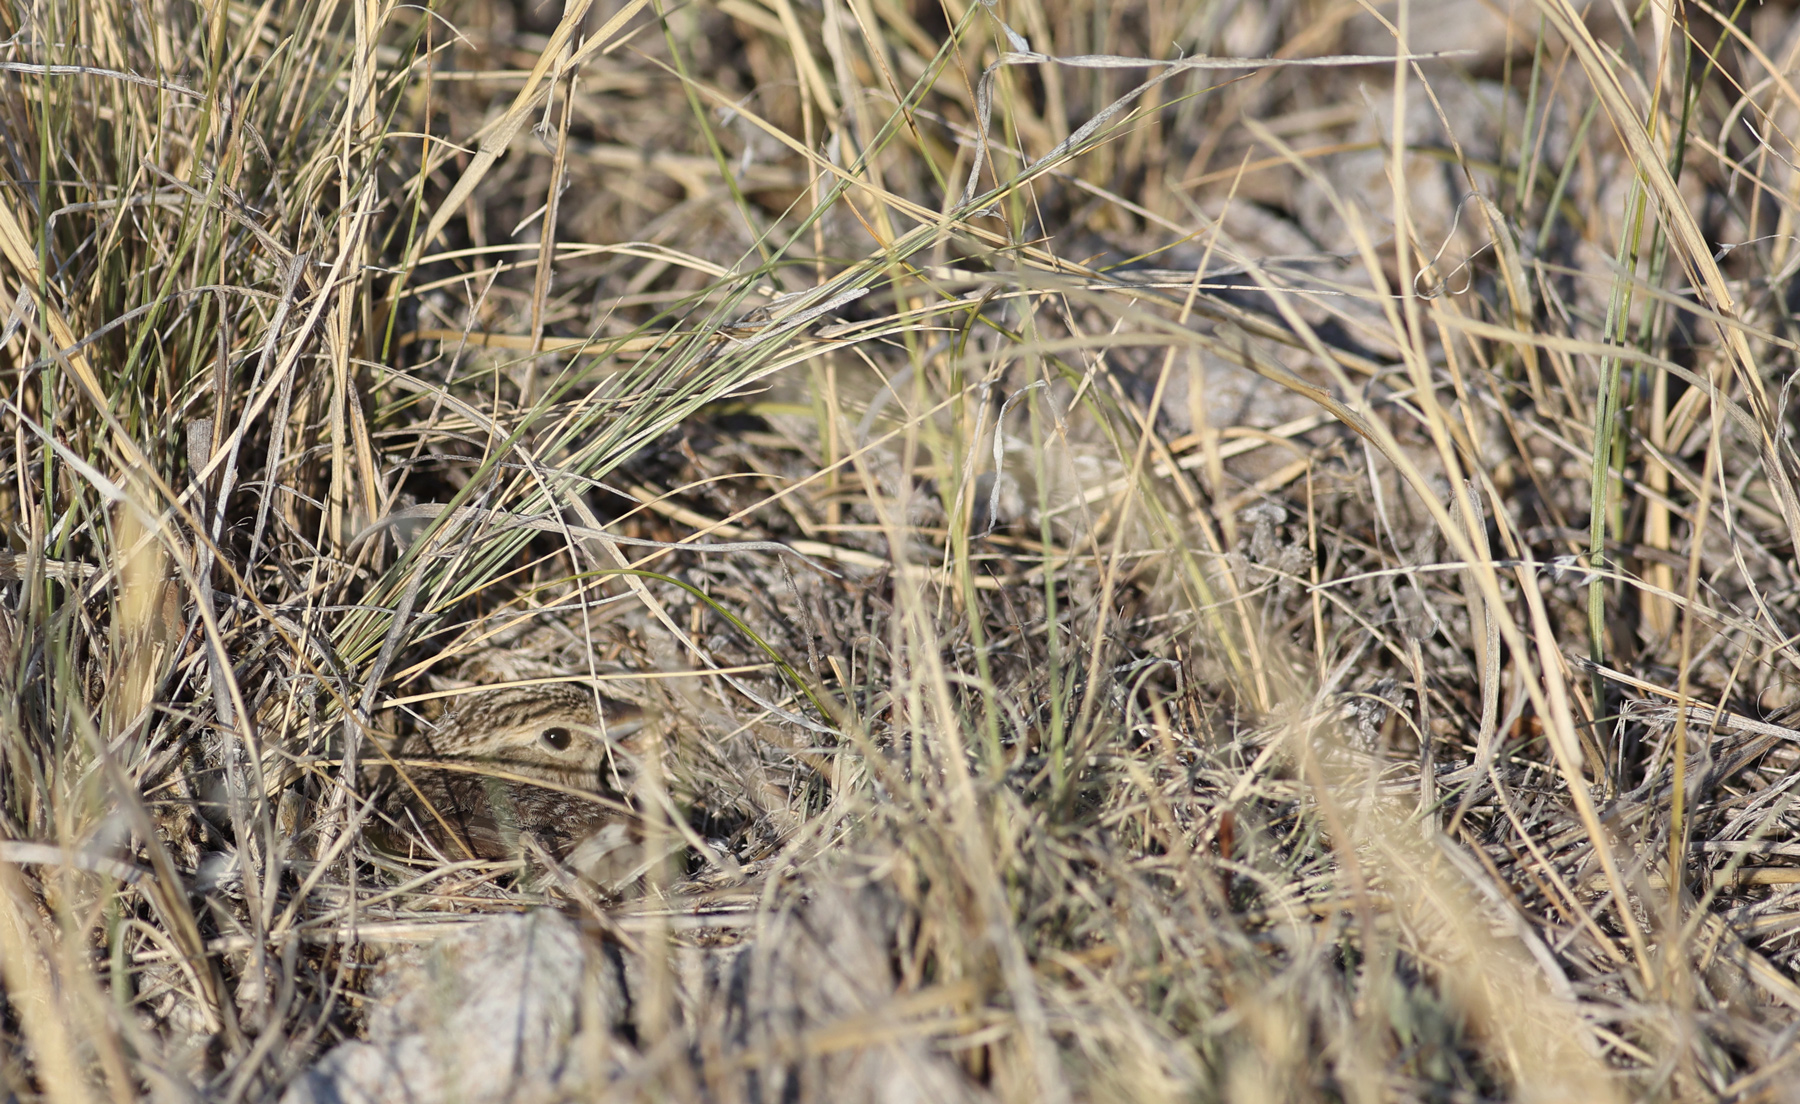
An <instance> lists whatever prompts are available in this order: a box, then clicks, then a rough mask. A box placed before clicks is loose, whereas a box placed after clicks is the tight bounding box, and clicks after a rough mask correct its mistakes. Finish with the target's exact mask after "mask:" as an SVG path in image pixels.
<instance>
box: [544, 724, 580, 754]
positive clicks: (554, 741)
mask: <svg viewBox="0 0 1800 1104" xmlns="http://www.w3.org/2000/svg"><path fill="white" fill-rule="evenodd" d="M538 739H540V740H542V741H544V746H545V747H547V748H549V749H550V750H551V751H568V750H569V744H570V743H571V742H573V740H574V739H575V737H574V736H573V735H571V734H570V732H569V730H568V729H566V728H546V729H545V730H544V734H543V735H542V736H539V737H538Z"/></svg>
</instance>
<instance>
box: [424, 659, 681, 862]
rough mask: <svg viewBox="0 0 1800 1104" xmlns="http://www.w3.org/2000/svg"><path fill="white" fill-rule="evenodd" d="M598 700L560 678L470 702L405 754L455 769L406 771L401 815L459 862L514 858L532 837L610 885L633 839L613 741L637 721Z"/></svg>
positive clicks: (625, 706) (636, 712)
mask: <svg viewBox="0 0 1800 1104" xmlns="http://www.w3.org/2000/svg"><path fill="white" fill-rule="evenodd" d="M600 704H601V707H600V708H599V709H596V708H595V696H594V694H593V692H592V691H590V690H587V689H585V688H583V687H579V686H574V685H571V684H567V683H556V684H551V685H547V686H530V687H508V688H506V689H502V690H491V691H486V692H484V693H480V694H473V695H469V696H468V697H466V698H465V699H463V700H462V701H461V703H460V704H459V705H458V707H457V708H456V709H455V710H454V711H453V712H451V713H450V714H448V715H446V716H445V717H444V718H443V720H441V721H440V722H439V723H438V726H437V730H436V731H435V732H433V733H430V734H428V735H427V736H426V738H425V740H424V746H423V747H421V748H416V749H409V754H408V755H407V756H406V757H407V758H409V759H432V760H438V761H442V762H444V763H445V764H447V765H453V766H451V769H444V770H436V769H433V768H431V767H429V766H417V765H415V766H409V767H407V768H406V771H407V776H408V778H409V779H410V780H411V782H412V786H408V785H407V784H406V783H405V782H404V781H401V782H400V783H399V784H398V785H397V787H396V789H395V795H396V797H397V799H398V801H399V804H400V805H401V807H402V809H403V810H404V811H403V813H402V816H401V819H407V818H410V819H411V820H412V821H413V822H414V823H415V824H416V825H417V826H418V827H419V828H420V829H421V830H423V831H424V832H425V833H426V834H427V835H429V836H430V837H431V838H432V839H433V841H434V842H435V843H436V844H437V845H438V846H439V847H440V849H442V850H443V852H444V853H445V854H446V855H448V856H450V857H451V858H461V857H463V856H462V851H463V844H466V845H467V847H468V849H469V850H470V851H472V852H473V853H474V854H475V856H476V857H479V858H488V859H510V858H516V857H519V856H520V855H521V854H522V853H523V852H524V847H523V841H522V839H521V836H522V835H523V834H526V833H529V834H530V836H531V837H532V838H534V839H535V840H536V841H537V842H538V843H539V844H541V845H542V846H543V847H544V848H545V849H546V850H547V851H549V852H550V853H551V854H552V855H555V856H556V857H557V858H563V859H567V860H569V861H570V862H571V863H572V864H573V865H575V866H576V868H577V869H578V870H580V871H581V873H583V874H584V875H586V876H588V877H590V878H592V879H593V880H595V881H597V882H601V883H606V882H609V881H613V880H616V879H617V878H618V877H620V876H622V875H623V874H624V873H627V871H624V870H623V869H622V868H621V865H620V861H619V860H622V859H624V858H626V856H625V855H624V854H623V853H622V852H624V851H629V850H633V849H632V848H629V847H628V845H629V844H630V843H631V842H632V840H633V839H634V837H636V836H637V835H638V833H636V832H635V831H634V830H633V829H634V827H635V817H634V816H633V815H632V813H631V811H630V809H629V807H628V806H626V805H625V803H624V802H623V800H622V798H621V789H622V785H623V781H624V779H625V778H626V777H628V775H629V768H628V766H627V764H626V763H625V762H624V761H622V758H621V756H620V755H619V751H620V748H619V744H620V741H622V740H624V739H625V738H627V737H629V736H631V735H632V734H633V733H635V732H637V731H638V730H640V729H641V728H643V726H644V722H645V717H644V713H643V711H642V710H641V709H640V708H639V707H638V706H635V705H632V704H630V703H628V702H620V701H614V700H612V699H609V698H601V699H600ZM536 783H544V784H536ZM413 787H417V790H418V793H414V792H413ZM421 795H422V796H423V797H424V798H425V799H426V801H429V802H430V805H431V807H432V808H435V809H436V811H437V814H438V815H437V816H433V815H432V812H431V809H428V808H426V807H425V804H424V803H423V802H421V801H420V800H419V798H420V796H421ZM440 817H441V818H442V821H441V822H440V820H439V818H440ZM446 824H447V825H448V827H449V828H450V830H451V832H450V833H446V832H445V831H444V828H445V825H446ZM459 841H460V842H459Z"/></svg>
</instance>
